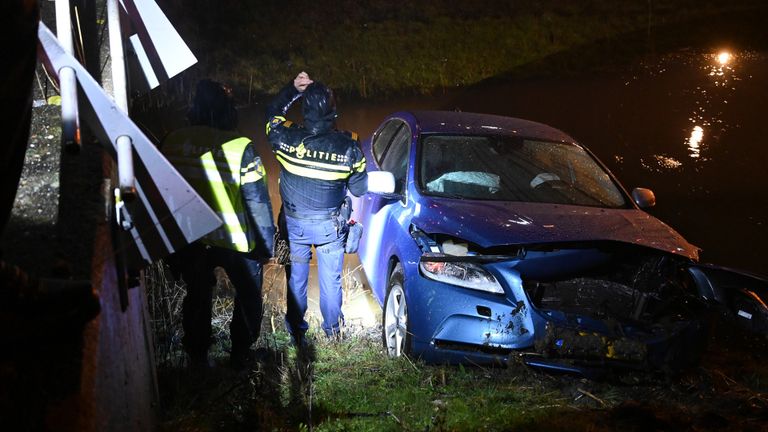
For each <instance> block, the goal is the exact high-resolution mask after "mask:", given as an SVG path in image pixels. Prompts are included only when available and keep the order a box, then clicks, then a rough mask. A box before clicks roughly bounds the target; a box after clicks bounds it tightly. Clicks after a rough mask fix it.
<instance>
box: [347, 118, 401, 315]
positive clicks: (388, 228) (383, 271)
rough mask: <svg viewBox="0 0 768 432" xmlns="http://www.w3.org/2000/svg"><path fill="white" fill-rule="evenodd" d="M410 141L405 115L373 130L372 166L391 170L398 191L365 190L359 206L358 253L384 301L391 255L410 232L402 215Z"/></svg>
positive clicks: (368, 154) (369, 155)
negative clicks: (361, 233)
mask: <svg viewBox="0 0 768 432" xmlns="http://www.w3.org/2000/svg"><path fill="white" fill-rule="evenodd" d="M410 144H411V128H410V126H409V125H408V124H407V123H406V122H405V121H404V120H402V119H397V118H396V119H391V120H389V121H387V122H386V123H384V124H383V125H382V126H381V127H380V128H379V129H378V131H377V132H376V133H375V134H374V136H373V138H372V140H371V142H370V146H367V148H365V149H364V150H365V151H366V155H365V156H366V159H368V160H369V163H368V169H369V170H382V171H389V172H391V173H392V175H393V176H394V178H395V193H394V194H391V195H381V194H374V193H367V194H365V195H364V196H363V197H362V198H361V199H360V200H359V201H358V206H357V207H356V209H355V210H356V212H357V218H358V219H359V220H360V222H361V223H362V224H363V227H364V230H363V237H362V240H361V242H360V248H359V249H358V254H359V256H360V261H361V263H362V265H363V269H364V270H365V274H366V277H367V278H368V281H369V282H370V284H371V288H372V290H373V292H374V294H375V295H376V297H377V298H378V300H379V301H380V302H381V301H383V298H384V294H385V292H386V285H387V278H388V273H389V268H388V263H389V258H390V257H392V256H394V255H397V250H398V249H399V247H400V245H401V244H402V242H403V241H404V236H408V235H409V234H408V233H407V232H406V230H407V226H406V230H403V228H402V227H401V223H400V222H399V221H400V220H401V218H400V215H401V214H402V212H403V211H404V210H405V208H406V207H405V206H406V203H407V202H408V201H407V187H406V185H407V178H408V166H409V154H410V151H409V150H410V148H411V146H410Z"/></svg>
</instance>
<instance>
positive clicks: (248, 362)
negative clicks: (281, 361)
mask: <svg viewBox="0 0 768 432" xmlns="http://www.w3.org/2000/svg"><path fill="white" fill-rule="evenodd" d="M268 354H269V352H268V351H267V350H266V348H258V349H256V350H252V349H248V350H246V351H240V350H237V351H232V352H231V353H230V354H229V365H230V366H231V367H232V369H234V370H244V369H246V368H250V367H251V366H253V364H254V363H256V362H260V361H263V360H264V359H265V358H267V355H268Z"/></svg>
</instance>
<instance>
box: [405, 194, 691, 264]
mask: <svg viewBox="0 0 768 432" xmlns="http://www.w3.org/2000/svg"><path fill="white" fill-rule="evenodd" d="M415 210H416V211H415V212H414V215H415V216H414V218H413V223H414V225H416V226H417V227H418V228H420V229H422V230H423V231H425V232H427V233H435V234H447V235H451V236H454V237H457V238H460V239H463V240H466V241H469V242H472V243H475V244H477V245H478V246H480V247H484V248H486V247H491V246H501V245H521V244H543V243H562V242H583V241H616V242H622V243H630V244H635V245H640V246H646V247H649V248H653V249H658V250H662V251H665V252H669V253H673V254H676V255H681V256H685V257H687V258H690V259H692V260H698V256H699V248H698V247H696V246H694V245H692V244H690V243H688V242H687V241H686V240H685V239H684V238H683V237H682V236H681V235H680V234H679V233H677V231H675V230H673V229H672V228H670V227H669V226H668V225H666V224H665V223H663V222H661V221H660V220H658V219H656V218H655V217H653V216H651V215H649V214H648V213H646V212H644V211H642V210H638V209H605V208H595V207H581V206H568V205H560V204H542V203H519V202H506V201H471V200H457V199H442V198H427V199H426V200H422V202H421V204H420V205H419V206H418V207H417V208H416V209H415Z"/></svg>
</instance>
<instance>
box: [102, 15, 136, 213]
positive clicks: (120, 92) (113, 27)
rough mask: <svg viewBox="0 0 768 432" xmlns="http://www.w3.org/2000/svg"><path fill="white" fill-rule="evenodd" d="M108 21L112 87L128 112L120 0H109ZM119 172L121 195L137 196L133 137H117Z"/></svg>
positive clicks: (132, 198)
mask: <svg viewBox="0 0 768 432" xmlns="http://www.w3.org/2000/svg"><path fill="white" fill-rule="evenodd" d="M107 23H108V27H109V55H110V58H111V59H112V89H113V93H114V94H113V97H114V98H115V104H116V105H117V106H118V108H120V109H121V110H123V112H124V113H125V114H126V115H127V114H128V91H127V80H126V78H125V54H124V51H123V35H122V33H121V30H120V5H119V4H118V0H107ZM116 147H117V172H118V180H119V186H120V192H121V193H120V195H121V196H122V197H123V199H124V200H125V201H132V200H134V199H135V198H136V183H135V177H134V173H133V147H132V143H131V137H129V136H127V135H121V136H119V137H117V142H116Z"/></svg>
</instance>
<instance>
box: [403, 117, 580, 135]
mask: <svg viewBox="0 0 768 432" xmlns="http://www.w3.org/2000/svg"><path fill="white" fill-rule="evenodd" d="M391 117H401V118H407V117H411V118H412V119H413V120H414V121H415V123H416V124H417V126H418V128H419V130H420V133H446V134H473V135H474V134H482V135H495V134H499V135H517V136H521V137H526V138H539V139H543V140H548V141H556V142H576V140H574V139H573V138H572V137H571V136H569V135H568V134H566V133H565V132H563V131H560V130H558V129H555V128H553V127H551V126H547V125H545V124H543V123H537V122H534V121H530V120H524V119H520V118H515V117H505V116H500V115H493V114H481V113H472V112H461V111H407V112H406V111H403V112H400V113H396V114H393V115H392V116H391Z"/></svg>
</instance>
